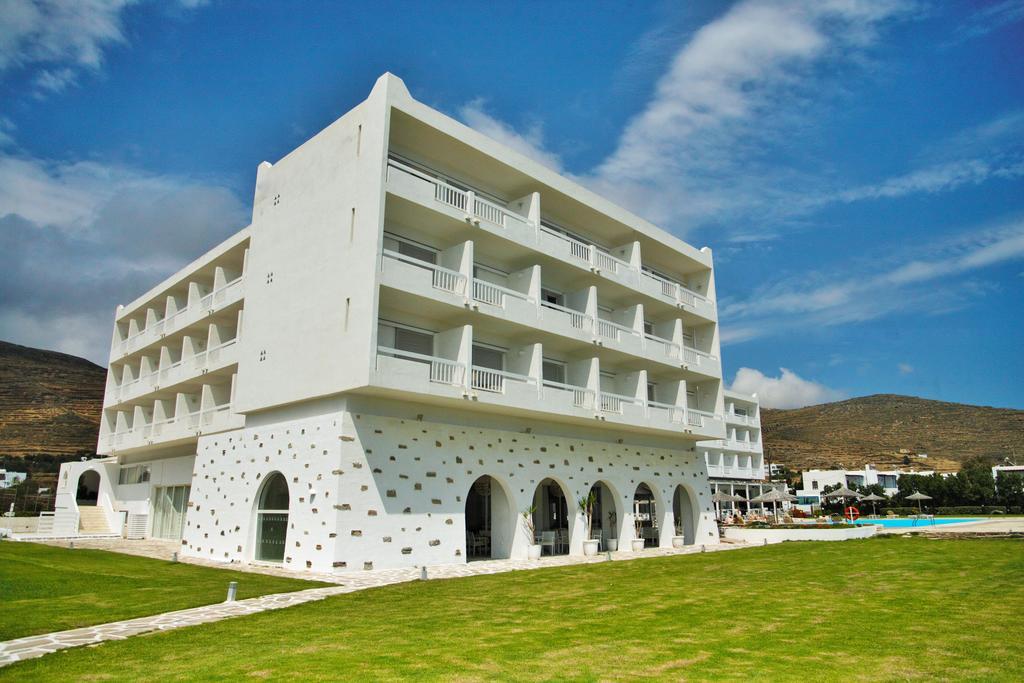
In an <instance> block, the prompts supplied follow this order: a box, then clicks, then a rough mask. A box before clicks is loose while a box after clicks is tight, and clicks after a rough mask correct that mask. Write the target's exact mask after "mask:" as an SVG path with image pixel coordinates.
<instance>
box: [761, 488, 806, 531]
mask: <svg viewBox="0 0 1024 683" xmlns="http://www.w3.org/2000/svg"><path fill="white" fill-rule="evenodd" d="M784 500H796V496H794V495H793V494H791V493H788V492H786V491H780V490H779V489H771V490H770V491H765V492H764V493H762V494H761V495H760V496H757V497H756V498H751V499H750V502H751V503H771V504H772V512H773V513H774V514H775V523H776V524H778V523H779V507H778V506H779V503H780V502H782V501H784Z"/></svg>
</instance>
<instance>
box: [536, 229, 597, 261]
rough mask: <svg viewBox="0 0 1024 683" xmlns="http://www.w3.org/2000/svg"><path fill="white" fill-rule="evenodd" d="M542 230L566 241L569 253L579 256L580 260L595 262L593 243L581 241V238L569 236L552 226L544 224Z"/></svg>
mask: <svg viewBox="0 0 1024 683" xmlns="http://www.w3.org/2000/svg"><path fill="white" fill-rule="evenodd" d="M540 231H541V232H543V233H545V234H547V235H550V236H552V237H554V238H555V239H560V240H562V241H564V242H565V243H566V244H567V245H568V247H569V253H570V254H572V255H573V256H574V257H575V258H578V259H579V260H581V261H583V262H584V263H587V264H592V263H593V255H592V252H593V250H594V247H593V246H592V245H590V244H587V243H586V242H581V241H580V240H578V239H576V238H574V237H569V236H568V235H565V234H563V233H560V232H558V231H557V230H552V229H551V228H549V227H547V226H544V225H542V226H541V227H540Z"/></svg>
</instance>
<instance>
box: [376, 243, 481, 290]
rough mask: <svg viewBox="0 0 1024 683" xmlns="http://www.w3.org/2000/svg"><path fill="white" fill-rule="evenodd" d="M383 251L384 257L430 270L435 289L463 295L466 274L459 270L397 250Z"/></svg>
mask: <svg viewBox="0 0 1024 683" xmlns="http://www.w3.org/2000/svg"><path fill="white" fill-rule="evenodd" d="M383 253H384V257H385V258H389V259H393V260H395V261H400V262H402V263H408V264H409V265H412V266H416V267H417V268H422V269H424V270H427V271H430V273H431V284H432V285H433V287H434V288H435V289H441V290H444V291H446V292H451V293H452V294H458V295H460V296H465V294H466V276H465V275H463V274H462V273H460V272H459V271H457V270H452V269H450V268H445V267H444V266H439V265H437V264H436V263H430V262H429V261H423V260H420V259H418V258H414V257H412V256H406V255H405V254H400V253H398V252H397V251H392V250H390V249H384V250H383Z"/></svg>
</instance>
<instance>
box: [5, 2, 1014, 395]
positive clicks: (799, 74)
mask: <svg viewBox="0 0 1024 683" xmlns="http://www.w3.org/2000/svg"><path fill="white" fill-rule="evenodd" d="M583 6H584V5H582V4H580V3H570V2H554V3H540V2H529V3H519V4H502V5H501V6H498V4H497V3H469V2H466V3H440V2H438V3H411V2H410V3H383V2H373V3H356V2H351V3H333V2H325V3H319V2H311V1H307V2H302V3H298V2H294V3H293V2H287V3H241V2H228V1H216V0H215V1H212V2H202V1H197V0H188V1H182V2H154V1H149V2H146V1H140V2H125V1H104V0H89V1H86V0H82V1H81V2H76V3H61V2H56V3H54V2H33V1H28V0H7V2H2V3H0V338H3V339H6V340H9V341H14V342H17V343H23V344H28V345H33V346H41V347H45V348H53V349H58V350H62V351H66V352H69V353H75V354H78V355H84V356H86V357H88V358H90V359H92V360H95V361H97V362H100V363H102V362H103V360H104V357H105V355H106V351H107V349H108V347H109V339H110V325H111V321H112V316H113V310H114V307H115V306H116V304H117V303H120V302H125V301H128V300H131V299H132V298H134V297H135V296H137V295H138V294H139V293H141V292H142V291H144V290H145V289H146V288H147V287H148V286H149V285H151V284H153V283H154V282H156V281H157V280H158V279H159V278H160V277H162V276H164V275H166V274H168V273H170V272H173V270H175V269H176V268H177V267H179V266H180V265H182V264H184V263H185V262H187V261H188V260H190V259H191V258H193V257H195V256H196V255H198V254H199V253H201V252H202V251H203V250H204V249H205V248H207V247H208V246H211V245H213V244H215V243H216V242H218V241H219V240H220V239H222V238H223V237H225V236H226V235H228V234H230V233H232V232H234V231H235V230H237V229H238V228H240V227H242V226H244V225H245V223H246V222H247V218H248V214H249V203H250V199H251V196H252V186H253V180H254V177H255V169H256V166H257V164H258V163H259V162H260V161H262V160H264V159H268V160H276V159H278V158H280V157H281V156H283V155H284V154H285V153H287V152H288V151H289V150H291V149H292V148H294V147H295V146H297V145H298V144H299V143H301V142H302V141H303V140H305V139H306V138H308V137H309V136H311V135H312V134H314V133H315V132H316V131H318V130H319V129H321V128H323V127H324V126H325V125H327V124H328V123H329V122H330V121H332V120H334V119H335V118H337V117H338V116H340V115H341V114H342V113H344V112H345V111H347V110H348V109H349V108H350V107H352V106H353V105H355V104H356V103H357V102H359V101H360V100H361V99H363V98H364V97H365V96H366V95H367V93H368V92H369V89H370V87H371V86H372V84H373V82H374V80H375V79H376V78H377V77H378V76H379V75H380V74H381V73H383V72H384V71H391V72H393V73H395V74H397V75H399V76H400V77H402V78H403V79H404V80H405V82H406V84H407V85H408V87H409V89H410V90H411V92H412V94H413V95H414V96H415V97H417V98H418V99H420V100H422V101H424V102H426V103H428V104H430V105H432V106H434V107H437V108H438V109H441V110H442V111H445V112H447V113H449V114H451V115H452V116H455V117H457V118H459V119H461V120H463V121H465V122H466V123H467V124H469V125H471V126H473V127H475V128H478V129H479V130H481V131H482V132H484V133H486V134H488V135H491V136H493V137H495V138H497V139H499V140H501V141H503V142H506V143H508V144H510V145H512V146H514V147H516V148H517V149H519V150H520V151H523V152H525V153H527V154H530V155H533V156H535V157H536V158H538V159H541V160H542V161H544V162H545V163H547V164H549V165H551V166H554V167H556V168H558V169H559V170H561V171H563V172H564V173H566V174H568V175H571V176H573V177H574V178H576V179H577V180H579V181H580V182H582V183H585V184H587V185H588V186H590V187H592V188H593V189H595V190H597V191H598V192H601V193H603V194H606V195H608V196H609V197H611V198H612V199H614V200H615V201H618V202H620V203H622V204H624V205H626V206H627V207H628V208H630V209H632V210H634V211H635V212H636V213H638V214H640V215H642V216H644V217H646V218H649V219H651V220H654V221H655V222H657V223H659V224H660V225H662V226H663V227H665V228H666V229H668V230H670V231H672V232H674V233H676V234H678V235H679V236H681V237H683V238H684V239H686V240H688V241H690V242H691V243H693V244H695V245H697V246H703V245H708V246H710V247H712V248H713V249H714V251H715V258H716V268H717V284H718V292H719V309H720V315H721V324H722V331H723V340H724V344H723V357H724V366H725V369H726V374H727V378H726V379H727V381H728V382H730V383H732V384H734V385H735V386H736V387H737V388H740V389H743V390H749V391H758V392H759V393H760V395H761V396H762V398H763V401H764V403H765V404H766V405H776V406H782V407H788V406H794V405H802V404H807V403H816V402H821V401H826V400H833V399H836V398H842V397H846V396H859V395H865V394H872V393H880V392H887V393H888V392H891V393H902V394H913V395H920V396H924V397H928V398H935V399H941V400H948V401H958V402H968V403H976V404H983V405H997V406H1009V407H1018V408H1021V407H1024V397H1022V386H1024V360H1022V352H1021V348H1022V347H1024V344H1022V332H1024V322H1022V320H1024V315H1022V314H1024V294H1022V288H1024V67H1022V64H1024V60H1022V58H1024V47H1022V46H1024V0H995V1H993V2H965V3H944V2H942V3H940V2H927V1H926V0H862V1H857V0H819V1H817V2H808V3H806V4H801V3H797V2H769V1H767V0H745V1H741V2H737V3H732V4H729V3H720V2H693V3H680V2H669V3H655V2H651V3H629V4H625V3H593V2H592V3H587V4H586V8H587V11H586V12H583V11H582V10H581V8H582V7H583Z"/></svg>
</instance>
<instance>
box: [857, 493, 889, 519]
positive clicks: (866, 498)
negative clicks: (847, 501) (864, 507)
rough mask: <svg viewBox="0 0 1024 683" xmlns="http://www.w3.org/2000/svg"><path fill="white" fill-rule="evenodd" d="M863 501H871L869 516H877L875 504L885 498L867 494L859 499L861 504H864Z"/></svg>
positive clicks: (875, 494)
mask: <svg viewBox="0 0 1024 683" xmlns="http://www.w3.org/2000/svg"><path fill="white" fill-rule="evenodd" d="M865 500H870V501H871V514H872V515H877V514H878V513H876V512H875V503H876V502H878V501H880V500H885V498H884V497H882V496H880V495H878V494H877V493H869V494H868V495H866V496H864V497H863V498H861V502H864V501H865Z"/></svg>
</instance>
